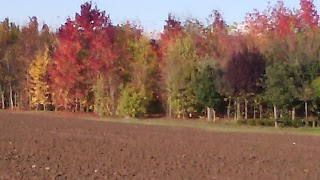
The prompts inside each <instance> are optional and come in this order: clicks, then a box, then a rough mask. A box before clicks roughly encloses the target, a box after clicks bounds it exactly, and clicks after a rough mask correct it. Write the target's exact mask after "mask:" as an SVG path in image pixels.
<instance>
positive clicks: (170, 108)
mask: <svg viewBox="0 0 320 180" xmlns="http://www.w3.org/2000/svg"><path fill="white" fill-rule="evenodd" d="M169 117H170V118H171V117H172V102H171V95H170V97H169Z"/></svg>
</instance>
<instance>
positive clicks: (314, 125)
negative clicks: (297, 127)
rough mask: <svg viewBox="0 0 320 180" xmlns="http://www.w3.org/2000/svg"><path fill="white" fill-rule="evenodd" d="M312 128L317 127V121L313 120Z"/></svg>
mask: <svg viewBox="0 0 320 180" xmlns="http://www.w3.org/2000/svg"><path fill="white" fill-rule="evenodd" d="M312 127H313V128H314V127H316V121H315V120H312Z"/></svg>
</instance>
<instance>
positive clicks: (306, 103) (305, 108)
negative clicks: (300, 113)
mask: <svg viewBox="0 0 320 180" xmlns="http://www.w3.org/2000/svg"><path fill="white" fill-rule="evenodd" d="M304 114H305V118H306V119H308V102H307V101H305V102H304Z"/></svg>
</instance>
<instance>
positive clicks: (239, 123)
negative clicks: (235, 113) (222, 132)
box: [237, 120, 247, 125]
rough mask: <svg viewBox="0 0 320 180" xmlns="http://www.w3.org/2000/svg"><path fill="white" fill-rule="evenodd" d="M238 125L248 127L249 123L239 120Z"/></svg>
mask: <svg viewBox="0 0 320 180" xmlns="http://www.w3.org/2000/svg"><path fill="white" fill-rule="evenodd" d="M237 124H238V125H246V124H247V122H246V121H245V120H238V121H237Z"/></svg>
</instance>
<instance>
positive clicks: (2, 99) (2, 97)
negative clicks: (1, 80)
mask: <svg viewBox="0 0 320 180" xmlns="http://www.w3.org/2000/svg"><path fill="white" fill-rule="evenodd" d="M1 102H2V109H4V108H5V104H4V92H3V91H2V92H1Z"/></svg>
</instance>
